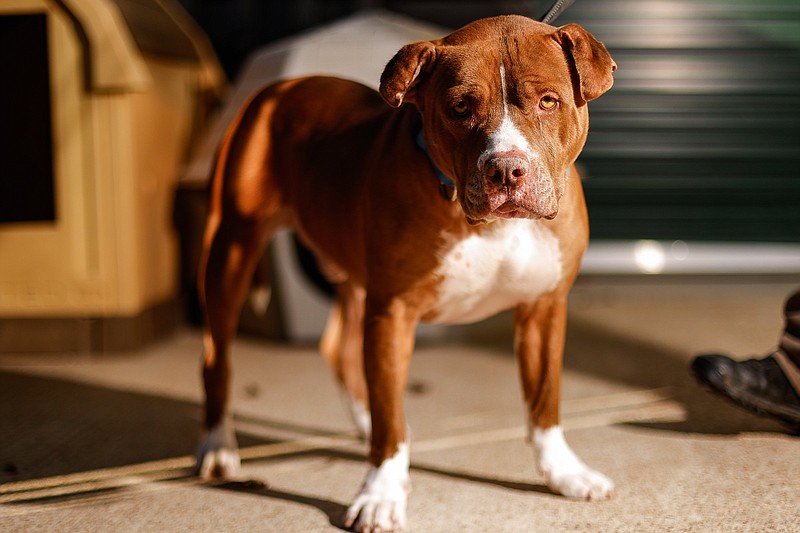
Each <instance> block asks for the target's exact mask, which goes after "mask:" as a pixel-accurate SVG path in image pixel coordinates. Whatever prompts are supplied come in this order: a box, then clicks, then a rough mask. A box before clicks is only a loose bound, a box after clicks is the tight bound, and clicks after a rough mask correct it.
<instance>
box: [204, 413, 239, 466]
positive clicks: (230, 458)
mask: <svg viewBox="0 0 800 533" xmlns="http://www.w3.org/2000/svg"><path fill="white" fill-rule="evenodd" d="M238 448H239V447H238V445H237V443H236V435H235V434H234V432H233V423H232V422H231V421H230V419H229V418H226V419H224V420H223V421H222V422H220V423H219V424H218V425H217V426H215V427H214V428H213V429H211V430H209V431H208V432H207V433H206V434H205V435H204V436H203V438H202V439H201V440H200V446H199V447H198V449H197V454H196V462H195V474H196V475H198V476H200V477H201V478H203V479H215V478H219V479H231V478H235V477H237V476H238V475H239V472H240V470H241V463H242V462H241V459H240V458H239V451H238Z"/></svg>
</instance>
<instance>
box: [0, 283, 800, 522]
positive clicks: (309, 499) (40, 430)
mask: <svg viewBox="0 0 800 533" xmlns="http://www.w3.org/2000/svg"><path fill="white" fill-rule="evenodd" d="M792 281H794V282H795V283H796V281H797V280H787V279H786V278H782V279H777V278H771V279H765V278H754V277H750V278H704V279H689V278H678V279H669V278H624V279H623V278H620V279H615V278H609V277H596V278H591V277H588V278H582V279H581V280H580V281H579V283H578V285H577V286H576V288H575V290H574V291H573V294H572V297H571V308H570V324H569V329H568V346H567V354H566V362H565V366H566V371H565V374H564V385H563V407H562V411H563V423H564V426H565V429H566V435H567V439H568V440H569V441H570V443H571V445H572V447H573V449H574V450H575V451H576V452H577V453H578V454H579V455H580V456H581V457H582V458H583V459H584V460H585V461H586V462H587V463H588V464H589V465H591V466H593V467H595V468H597V469H598V470H600V471H602V472H604V473H605V474H607V475H609V476H610V477H611V478H612V479H614V480H615V482H616V484H617V491H618V494H617V497H616V498H615V499H614V500H612V501H608V502H600V503H587V502H577V501H570V500H566V499H564V498H561V497H558V496H555V495H553V494H551V493H550V492H549V491H548V490H547V488H546V487H545V486H544V485H543V482H542V479H541V478H540V477H539V476H538V474H537V473H536V472H535V471H534V468H533V461H532V452H531V450H530V449H529V448H528V446H527V445H526V444H525V443H524V442H523V435H524V426H523V417H522V407H521V401H520V390H519V385H518V381H517V374H516V367H515V361H514V358H513V356H512V354H511V338H510V328H509V325H508V316H501V317H498V318H497V319H493V320H491V321H488V322H485V323H482V324H479V325H476V326H475V327H473V328H471V329H467V328H454V329H453V331H452V332H451V333H450V334H449V336H450V337H452V338H451V339H450V340H449V341H448V342H444V341H439V340H435V341H434V340H429V341H425V342H422V343H420V344H419V345H418V349H417V352H416V355H415V359H414V361H413V363H412V367H411V377H410V383H409V390H408V395H407V400H406V409H407V414H408V419H409V423H410V425H411V427H412V430H413V437H412V438H413V440H412V457H411V459H412V472H411V477H412V482H413V489H414V490H413V493H412V495H411V500H410V503H409V527H410V530H411V531H415V532H419V533H436V532H452V531H467V532H482V531H502V532H539V531H541V532H551V531H587V532H608V531H615V532H637V533H638V532H653V531H681V532H683V531H687V532H688V531H691V532H707V531H709V532H716V531H719V532H730V531H742V532H744V531H747V532H754V531H759V532H761V531H781V532H783V531H800V518H799V517H800V453H798V451H799V450H800V448H799V447H798V446H799V445H800V441H798V439H797V437H792V436H789V435H788V434H787V433H786V432H785V431H784V429H783V428H782V427H781V426H780V425H779V424H777V423H774V422H771V421H769V420H766V419H762V418H758V417H756V416H753V415H750V414H749V413H747V412H745V411H742V410H739V409H738V408H735V407H733V406H731V405H729V404H728V403H727V402H725V401H723V400H720V399H718V398H716V397H714V396H712V395H710V394H709V393H707V392H706V391H704V390H703V389H701V388H700V387H699V386H697V385H696V384H695V383H694V381H693V379H692V378H691V377H690V375H689V373H688V363H689V361H690V359H691V357H692V356H693V355H694V354H696V353H698V352H703V351H706V350H724V351H729V352H732V353H734V354H736V355H739V356H745V355H748V354H752V353H760V352H763V351H765V350H767V349H769V348H771V347H772V346H774V345H775V343H776V341H777V337H778V333H779V331H780V329H781V326H782V316H781V305H782V302H783V300H784V298H785V297H786V295H787V294H788V293H789V291H790V290H791V289H792V288H793V286H794V285H793V283H792ZM200 349H201V341H200V333H199V332H198V331H196V330H191V329H185V330H182V331H181V332H180V333H179V334H177V335H175V336H174V337H172V338H170V339H168V340H166V341H164V342H161V343H158V344H156V345H153V346H151V347H149V348H147V349H144V350H141V351H138V352H135V353H126V354H115V355H102V356H97V355H93V356H92V355H77V354H68V353H65V354H50V355H31V354H25V355H21V354H3V355H0V420H2V421H3V425H2V428H3V431H2V432H0V531H26V532H36V531H47V532H51V531H60V532H76V531H91V532H98V531H100V532H105V531H114V532H120V531H125V532H128V531H142V532H145V531H146V532H150V531H158V532H172V531H175V532H177V531H243V532H248V531H268V532H280V533H294V532H297V533H300V532H303V533H306V532H324V531H340V530H341V523H342V517H343V513H344V511H345V509H346V507H347V505H348V504H349V503H350V500H351V498H352V497H353V496H354V495H355V494H356V492H357V490H358V488H359V486H360V483H361V481H362V478H363V475H364V474H365V472H366V468H365V463H364V451H365V447H364V445H363V444H361V443H359V442H357V441H356V440H355V438H354V434H355V433H354V431H353V429H352V426H351V424H350V421H349V419H348V415H347V412H346V410H345V407H344V403H343V402H342V401H340V400H341V397H340V393H339V391H338V389H337V387H336V386H335V384H334V383H333V381H332V379H331V377H330V376H329V373H328V370H327V368H326V366H325V363H324V362H323V360H322V359H321V358H320V357H319V356H317V355H316V353H315V351H314V349H313V348H311V347H307V346H288V345H281V344H275V343H267V342H264V341H257V340H253V339H240V340H239V341H237V343H236V345H235V349H234V360H235V363H234V364H235V366H234V371H235V381H234V386H233V404H234V408H235V412H236V415H237V429H238V431H239V439H240V445H241V446H242V455H243V457H244V459H245V462H244V468H243V474H244V477H243V479H242V480H239V481H236V482H229V483H216V484H214V483H211V484H207V483H201V482H199V481H197V480H195V479H193V478H192V477H190V476H188V473H187V469H188V468H189V466H190V465H191V462H192V460H191V454H192V452H193V450H194V446H195V440H196V437H197V429H198V424H199V422H198V420H199V418H200V407H199V405H200V403H199V402H200V377H199V367H198V363H199V354H200Z"/></svg>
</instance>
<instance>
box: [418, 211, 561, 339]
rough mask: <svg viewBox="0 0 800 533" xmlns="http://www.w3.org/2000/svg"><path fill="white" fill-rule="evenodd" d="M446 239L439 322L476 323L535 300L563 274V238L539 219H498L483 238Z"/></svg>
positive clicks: (437, 313)
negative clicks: (558, 237)
mask: <svg viewBox="0 0 800 533" xmlns="http://www.w3.org/2000/svg"><path fill="white" fill-rule="evenodd" d="M445 240H446V241H447V243H448V245H447V246H446V247H445V252H444V253H443V255H442V261H441V265H440V267H439V270H438V273H439V274H440V275H441V277H442V282H441V283H440V285H439V291H438V300H437V306H436V308H435V311H434V313H433V317H432V320H431V321H432V322H434V323H441V324H459V323H468V322H475V321H477V320H482V319H484V318H487V317H489V316H491V315H493V314H495V313H497V312H499V311H502V310H504V309H508V308H510V307H513V306H515V305H517V304H520V303H523V302H532V301H534V300H536V298H538V297H539V296H541V295H542V294H544V293H546V292H549V291H551V290H553V289H554V288H555V287H556V285H557V284H558V282H559V280H560V279H561V276H562V263H561V252H560V250H559V247H558V240H557V239H556V237H555V235H553V233H552V232H551V231H550V230H549V229H547V228H545V227H543V226H542V225H541V224H540V223H539V222H537V221H532V220H506V221H496V222H494V223H492V224H491V226H490V227H489V228H487V230H486V231H484V232H483V233H481V234H479V235H478V234H475V235H471V236H469V237H466V238H464V239H456V238H455V237H453V236H450V235H445Z"/></svg>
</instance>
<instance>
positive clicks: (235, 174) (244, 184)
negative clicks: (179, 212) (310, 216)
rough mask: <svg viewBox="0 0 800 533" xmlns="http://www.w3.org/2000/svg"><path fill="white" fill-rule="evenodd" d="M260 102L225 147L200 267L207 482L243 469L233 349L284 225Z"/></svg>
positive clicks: (201, 467) (200, 463)
mask: <svg viewBox="0 0 800 533" xmlns="http://www.w3.org/2000/svg"><path fill="white" fill-rule="evenodd" d="M258 101H259V99H256V100H254V101H253V102H251V104H250V105H249V106H248V107H247V108H246V109H245V110H244V112H243V113H242V114H241V115H240V117H239V118H238V120H237V121H236V123H234V125H233V126H232V128H231V130H230V131H229V134H228V136H227V137H226V139H225V141H224V143H223V145H222V148H221V150H220V155H219V161H218V164H217V170H216V175H215V177H214V182H213V190H212V197H211V205H210V213H209V218H208V224H207V227H206V234H205V240H204V243H203V253H202V257H201V262H200V271H199V277H198V285H199V286H198V290H199V291H198V292H199V295H200V304H201V307H202V308H203V312H204V314H205V332H204V352H203V383H204V387H205V397H206V403H205V419H204V423H203V429H204V435H203V437H202V440H201V443H200V447H199V449H198V452H197V465H196V472H197V473H198V474H200V475H201V476H202V477H229V476H232V475H235V474H236V473H237V472H238V469H239V462H240V461H239V455H238V451H237V444H236V438H235V436H234V430H233V422H232V417H231V413H230V410H229V407H230V406H229V387H230V363H229V355H228V350H229V345H230V342H231V340H232V339H233V337H234V335H235V333H236V328H237V326H238V322H239V314H240V311H241V308H242V305H243V304H244V301H245V298H246V296H247V293H248V289H249V286H250V282H251V280H252V278H253V272H254V270H255V268H256V265H257V263H258V261H259V259H260V258H261V256H262V254H263V253H264V249H265V246H266V244H267V241H268V239H269V237H270V235H271V234H272V232H273V231H274V230H275V229H276V228H277V226H278V225H279V223H280V217H279V216H278V215H279V211H280V208H279V198H278V193H277V191H276V190H275V188H274V187H272V186H270V182H269V181H270V180H269V176H268V172H269V168H268V165H267V164H266V161H267V155H268V150H269V142H268V140H269V139H268V138H267V136H266V135H265V133H264V132H265V131H268V127H267V124H266V121H267V120H268V118H269V117H268V113H265V112H263V109H264V107H265V106H260V105H259V104H258Z"/></svg>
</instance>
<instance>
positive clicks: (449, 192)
mask: <svg viewBox="0 0 800 533" xmlns="http://www.w3.org/2000/svg"><path fill="white" fill-rule="evenodd" d="M417 146H419V147H420V148H422V151H423V152H425V155H426V156H428V161H430V162H431V166H432V167H433V172H434V173H435V174H436V177H437V178H439V192H440V193H441V194H442V196H443V197H445V198H446V199H447V200H450V201H455V199H456V184H455V182H454V181H453V180H452V179H450V177H449V176H447V174H445V173H444V172H442V169H440V168H439V167H438V166H436V163H434V162H433V158H432V157H431V153H430V152H429V151H428V145H427V143H426V142H425V134H424V133H423V131H422V128H420V129H419V133H417Z"/></svg>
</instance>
